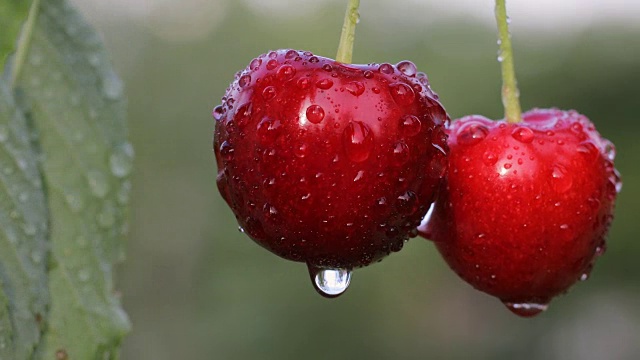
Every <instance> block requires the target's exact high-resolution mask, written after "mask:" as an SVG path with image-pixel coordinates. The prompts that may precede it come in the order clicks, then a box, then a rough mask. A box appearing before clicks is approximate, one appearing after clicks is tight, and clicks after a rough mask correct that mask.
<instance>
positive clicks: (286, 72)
mask: <svg viewBox="0 0 640 360" xmlns="http://www.w3.org/2000/svg"><path fill="white" fill-rule="evenodd" d="M295 75H296V68H294V67H293V66H291V65H289V64H285V65H282V66H281V67H280V68H279V69H278V72H277V76H278V79H280V80H281V81H289V80H291V79H293V77H294V76H295Z"/></svg>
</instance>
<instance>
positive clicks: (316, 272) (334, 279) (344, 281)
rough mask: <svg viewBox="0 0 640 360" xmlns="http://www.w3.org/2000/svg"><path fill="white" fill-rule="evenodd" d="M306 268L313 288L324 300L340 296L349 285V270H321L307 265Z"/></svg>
mask: <svg viewBox="0 0 640 360" xmlns="http://www.w3.org/2000/svg"><path fill="white" fill-rule="evenodd" d="M307 267H308V268H309V276H310V277H311V282H312V284H313V287H314V288H315V289H316V291H317V292H318V293H319V294H320V295H322V296H324V297H326V298H335V297H337V296H340V295H342V294H343V293H344V292H345V291H346V290H347V288H348V287H349V284H350V283H351V270H349V269H333V268H321V267H317V266H313V265H307Z"/></svg>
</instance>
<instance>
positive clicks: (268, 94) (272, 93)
mask: <svg viewBox="0 0 640 360" xmlns="http://www.w3.org/2000/svg"><path fill="white" fill-rule="evenodd" d="M274 97H276V88H275V87H273V86H267V87H265V88H264V89H263V90H262V98H263V99H265V100H271V99H273V98H274Z"/></svg>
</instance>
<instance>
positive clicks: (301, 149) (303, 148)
mask: <svg viewBox="0 0 640 360" xmlns="http://www.w3.org/2000/svg"><path fill="white" fill-rule="evenodd" d="M308 150H309V147H308V146H307V144H300V145H299V146H296V147H295V148H294V149H293V153H294V154H295V155H296V157H299V158H300V159H303V158H304V157H305V156H307V152H308Z"/></svg>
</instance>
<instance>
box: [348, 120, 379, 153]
mask: <svg viewBox="0 0 640 360" xmlns="http://www.w3.org/2000/svg"><path fill="white" fill-rule="evenodd" d="M342 144H343V145H344V150H345V153H346V154H347V156H348V157H349V159H350V160H351V161H354V162H362V161H365V160H367V159H368V158H369V154H370V152H371V148H372V147H373V133H372V132H371V130H370V129H369V127H368V126H367V125H366V124H364V123H363V122H361V121H352V122H350V123H349V125H347V127H346V128H345V129H344V132H343V133H342Z"/></svg>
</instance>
